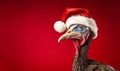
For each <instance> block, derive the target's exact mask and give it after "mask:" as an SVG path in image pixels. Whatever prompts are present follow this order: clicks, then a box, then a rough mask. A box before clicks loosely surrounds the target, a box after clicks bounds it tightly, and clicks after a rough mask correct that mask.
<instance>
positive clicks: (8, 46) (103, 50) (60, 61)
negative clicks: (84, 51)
mask: <svg viewBox="0 0 120 71" xmlns="http://www.w3.org/2000/svg"><path fill="white" fill-rule="evenodd" d="M119 4H120V1H119V0H59V1H58V0H51V1H50V0H43V1H40V0H39V1H35V0H17V1H16V0H11V1H9V0H8V1H7V0H6V1H5V0H4V1H0V71H72V62H73V57H74V46H73V44H72V42H71V41H68V40H66V41H63V42H61V43H59V44H58V43H57V39H58V37H59V36H60V35H61V34H59V33H57V32H55V31H54V29H53V25H54V22H55V21H57V20H60V18H61V16H62V14H63V11H64V9H65V8H66V7H83V8H87V9H88V10H90V11H91V13H92V16H93V18H94V19H95V20H96V21H97V24H98V27H99V36H98V38H97V39H96V40H93V42H92V44H91V48H90V50H89V57H90V58H92V59H95V60H97V61H101V62H104V63H107V64H110V65H112V66H113V67H115V68H117V69H118V70H120V47H119V45H120V44H119V40H120V32H119V27H120V20H119V17H120V8H119V6H120V5H119Z"/></svg>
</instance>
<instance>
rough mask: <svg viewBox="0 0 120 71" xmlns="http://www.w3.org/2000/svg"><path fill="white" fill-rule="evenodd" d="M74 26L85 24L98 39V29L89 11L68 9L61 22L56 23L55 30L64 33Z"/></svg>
mask: <svg viewBox="0 0 120 71" xmlns="http://www.w3.org/2000/svg"><path fill="white" fill-rule="evenodd" d="M73 24H83V25H85V26H87V27H89V28H90V29H91V31H92V32H93V33H94V37H93V38H96V37H97V31H98V27H97V25H96V22H95V20H94V19H93V18H92V17H91V15H90V13H89V11H88V10H87V9H84V8H67V9H66V10H65V11H64V13H63V16H62V18H61V20H60V21H57V22H55V24H54V29H55V30H56V31H57V32H59V33H62V32H64V31H65V30H66V29H68V28H69V27H70V26H71V25H73Z"/></svg>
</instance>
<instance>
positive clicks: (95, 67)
mask: <svg viewBox="0 0 120 71" xmlns="http://www.w3.org/2000/svg"><path fill="white" fill-rule="evenodd" d="M92 37H93V33H92V32H90V36H89V38H88V40H87V41H86V43H85V44H84V45H82V46H81V47H80V49H79V51H78V55H75V57H74V62H73V68H72V70H73V71H117V70H116V69H114V68H113V67H111V66H109V65H107V64H103V63H100V62H96V61H94V60H91V59H88V57H87V54H88V48H89V45H90V42H91V40H92Z"/></svg>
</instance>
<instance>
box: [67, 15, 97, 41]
mask: <svg viewBox="0 0 120 71" xmlns="http://www.w3.org/2000/svg"><path fill="white" fill-rule="evenodd" d="M72 24H83V25H85V26H88V27H89V28H90V29H91V31H92V32H93V33H94V37H93V39H95V38H96V37H97V31H98V27H97V25H96V22H95V20H94V19H92V18H88V17H84V16H78V15H77V16H71V17H69V18H68V19H67V20H66V27H67V28H69V27H70V25H72Z"/></svg>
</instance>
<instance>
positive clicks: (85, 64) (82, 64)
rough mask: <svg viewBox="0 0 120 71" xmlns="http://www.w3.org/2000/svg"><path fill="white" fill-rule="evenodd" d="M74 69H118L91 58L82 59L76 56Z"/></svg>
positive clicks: (98, 70) (103, 70)
mask: <svg viewBox="0 0 120 71" xmlns="http://www.w3.org/2000/svg"><path fill="white" fill-rule="evenodd" d="M72 70H73V71H117V70H115V69H114V68H113V67H111V66H109V65H106V64H103V63H100V62H96V61H94V60H91V59H86V60H83V61H82V60H81V59H80V58H77V57H75V58H74V63H73V69H72Z"/></svg>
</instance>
